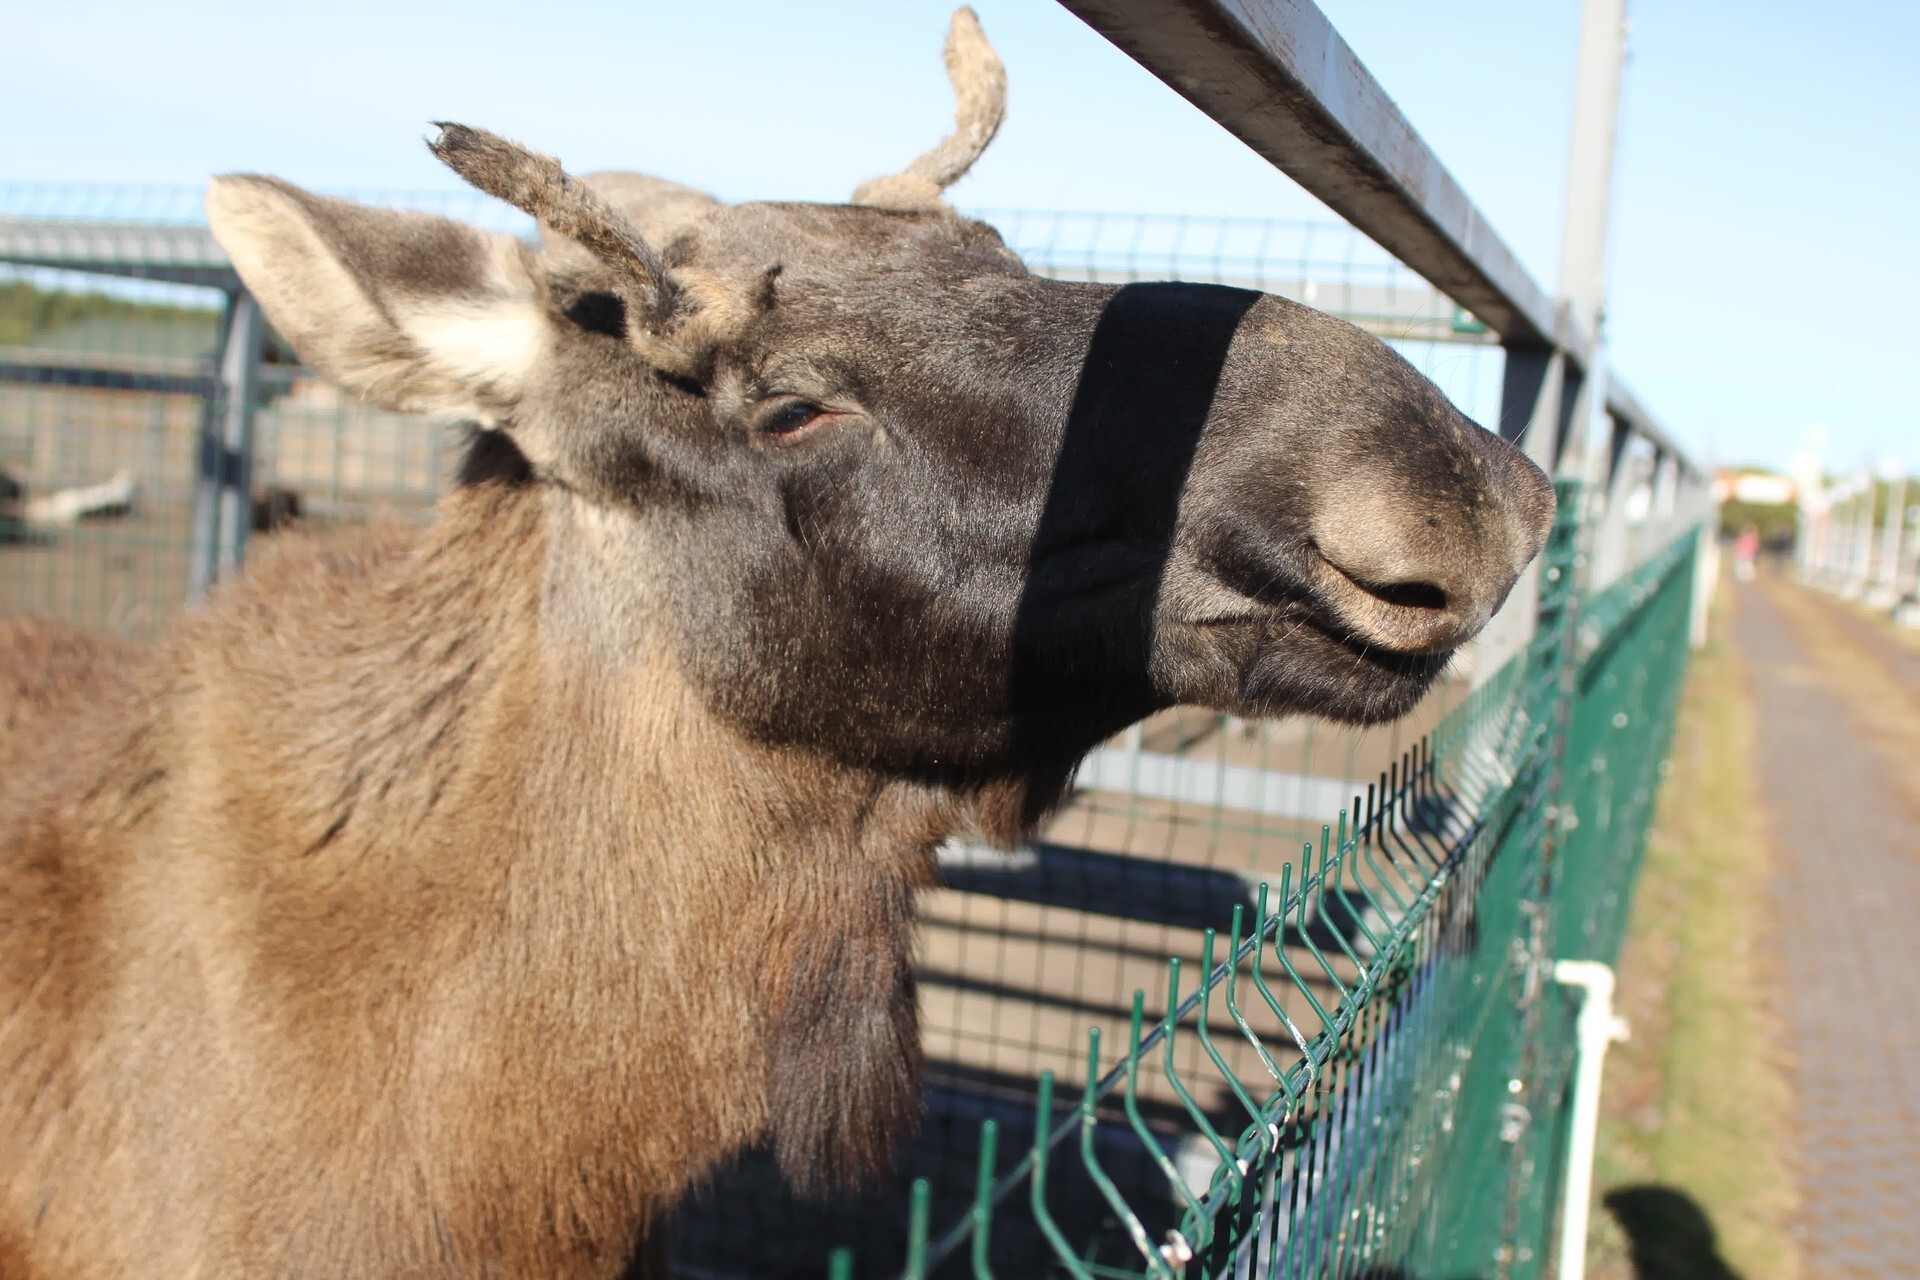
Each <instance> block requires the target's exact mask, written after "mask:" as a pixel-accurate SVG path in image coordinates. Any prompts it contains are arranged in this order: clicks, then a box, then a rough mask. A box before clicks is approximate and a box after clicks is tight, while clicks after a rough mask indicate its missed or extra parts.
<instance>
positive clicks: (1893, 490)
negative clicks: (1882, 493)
mask: <svg viewBox="0 0 1920 1280" xmlns="http://www.w3.org/2000/svg"><path fill="white" fill-rule="evenodd" d="M1906 516H1907V477H1906V476H1905V475H1904V474H1903V475H1899V476H1896V477H1894V479H1893V480H1892V481H1891V483H1890V487H1889V489H1888V492H1887V523H1886V525H1885V527H1884V528H1883V530H1882V531H1881V537H1880V585H1881V586H1883V587H1886V588H1888V589H1890V590H1891V589H1897V588H1898V587H1899V585H1900V539H1901V535H1902V534H1903V533H1904V532H1905V528H1906V523H1907V520H1906Z"/></svg>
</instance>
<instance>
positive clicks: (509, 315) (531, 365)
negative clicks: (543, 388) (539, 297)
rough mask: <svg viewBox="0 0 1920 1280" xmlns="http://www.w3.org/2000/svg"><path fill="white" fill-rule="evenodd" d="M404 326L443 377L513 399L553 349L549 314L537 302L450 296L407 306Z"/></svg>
mask: <svg viewBox="0 0 1920 1280" xmlns="http://www.w3.org/2000/svg"><path fill="white" fill-rule="evenodd" d="M400 326H401V328H402V329H403V330H404V331H405V333H406V335H407V337H409V338H411V339H412V340H413V343H414V345H415V346H417V347H418V348H419V349H420V352H421V354H422V355H423V356H425V357H426V359H427V360H428V362H429V363H431V364H432V365H433V368H434V371H435V372H437V373H439V374H441V375H442V376H443V377H446V378H448V379H451V380H452V381H454V382H458V383H461V384H463V385H471V386H474V387H475V388H477V389H478V388H486V389H488V390H490V391H491V392H492V393H493V394H494V396H495V397H504V398H508V399H512V398H514V397H517V396H519V395H520V394H521V392H523V391H524V390H525V389H526V386H527V383H528V382H529V381H530V380H531V379H532V377H533V371H534V369H535V368H536V367H537V366H538V365H539V363H540V359H541V357H542V356H544V355H545V354H546V350H547V336H548V335H547V319H546V317H545V316H544V315H542V314H541V312H540V309H539V308H538V307H536V306H534V305H533V304H532V303H531V302H526V301H520V300H514V301H508V300H506V299H497V300H494V301H490V302H485V303H474V302H457V303H456V302H448V303H443V304H440V305H435V306H427V307H422V308H420V309H418V310H408V311H402V312H401V316H400Z"/></svg>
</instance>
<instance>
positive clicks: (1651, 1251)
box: [1588, 590, 1800, 1280]
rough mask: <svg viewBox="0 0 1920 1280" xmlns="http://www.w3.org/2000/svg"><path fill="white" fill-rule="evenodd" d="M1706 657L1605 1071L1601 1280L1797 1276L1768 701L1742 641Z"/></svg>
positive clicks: (1720, 643)
mask: <svg viewBox="0 0 1920 1280" xmlns="http://www.w3.org/2000/svg"><path fill="white" fill-rule="evenodd" d="M1730 597H1731V593H1730V592H1728V591H1725V590H1723V591H1721V593H1720V604H1719V607H1718V608H1717V609H1716V615H1717V616H1716V617H1715V619H1714V622H1715V626H1714V636H1715V638H1714V639H1713V641H1712V642H1711V643H1710V644H1709V645H1708V646H1707V647H1706V648H1705V649H1703V650H1702V651H1700V652H1699V653H1697V654H1695V656H1694V661H1693V665H1692V669H1691V671H1690V673H1689V676H1688V682H1687V690H1686V695H1685V701H1684V703H1683V706H1682V711H1681V718H1680V722H1679V727H1678V730H1677V733H1676V737H1675V742H1674V749H1673V754H1672V757H1671V772H1670V774H1669V776H1668V778H1667V781H1666V784H1665V786H1664V788H1663V791H1662V795H1661V800H1660V809H1659V814H1658V817H1657V818H1656V819H1655V823H1654V828H1653V832H1652V836H1651V839H1650V842H1649V845H1648V850H1647V858H1646V863H1645V867H1644V870H1643V872H1642V875H1641V880H1640V885H1639V888H1638V890H1637V892H1636V895H1635V900H1634V907H1633V914H1632V918H1631V922H1630V924H1629V926H1628V935H1627V941H1626V945H1625V948H1624V950H1623V952H1622V955H1621V960H1620V1005H1621V1012H1622V1013H1624V1014H1625V1015H1626V1016H1627V1017H1628V1019H1629V1020H1630V1021H1631V1022H1632V1024H1633V1037H1632V1039H1631V1040H1629V1041H1627V1042H1626V1043H1624V1044H1619V1045H1615V1046H1614V1047H1613V1050H1612V1051H1611V1052H1610V1053H1609V1055H1608V1059H1607V1070H1606V1084H1605V1090H1604V1093H1603V1095H1602V1103H1601V1106H1602V1115H1601V1125H1600V1138H1599V1148H1598V1156H1597V1162H1596V1168H1595V1172H1594V1182H1595V1186H1596V1187H1597V1188H1598V1192H1599V1198H1600V1200H1601V1203H1602V1205H1604V1206H1605V1208H1604V1209H1602V1208H1599V1207H1596V1210H1595V1214H1594V1219H1593V1223H1594V1226H1593V1232H1592V1236H1591V1239H1590V1243H1589V1258H1588V1261H1589V1272H1590V1274H1592V1275H1595V1276H1598V1277H1606V1278H1607V1280H1624V1278H1625V1277H1638V1280H1669V1278H1671V1280H1679V1278H1681V1277H1688V1278H1701V1277H1705V1278H1707V1280H1712V1278H1713V1277H1726V1276H1733V1275H1737V1276H1740V1277H1743V1278H1744V1280H1793V1278H1794V1277H1797V1276H1798V1275H1799V1274H1800V1259H1799V1255H1798V1251H1797V1249H1796V1247H1795V1244H1794V1240H1793V1237H1792V1235H1791V1234H1790V1231H1789V1221H1790V1219H1791V1216H1792V1213H1793V1209H1794V1195H1795V1192H1794V1185H1793V1180H1792V1177H1791V1174H1790V1171H1789V1168H1788V1157H1789V1134H1788V1129H1787V1124H1788V1117H1789V1115H1790V1114H1791V1101H1792V1099H1791V1094H1790V1092H1789V1087H1788V1084H1787V1076H1786V1063H1785V1061H1784V1060H1783V1058H1784V1052H1783V1049H1782V1045H1783V1043H1784V1041H1783V1038H1782V1033H1781V1028H1779V1027H1778V1026H1776V1025H1775V1024H1774V1020H1773V1019H1772V1017H1771V1016H1770V1015H1769V1013H1768V1012H1767V1011H1768V1008H1769V1006H1770V1003H1771V1002H1769V1001H1768V1000H1767V999H1766V997H1765V993H1766V992H1767V991H1769V990H1774V989H1777V987H1776V986H1775V983H1776V980H1777V975H1775V974H1773V973H1771V972H1769V971H1768V965H1767V962H1766V959H1765V954H1766V952H1765V943H1766V939H1767V936H1768V932H1769V928H1768V921H1769V905H1768V896H1767V895H1768V887H1767V886H1768V877H1769V874H1770V872H1771V865H1770V864H1771V853H1770V851H1769V848H1768V845H1767V842H1766V838H1765V833H1764V831H1763V829H1762V821H1761V816H1760V812H1759V809H1758V807H1757V796H1756V791H1755V784H1754V778H1755V770H1754V765H1753V760H1752V755H1751V746H1750V744H1751V743H1752V741H1753V714H1754V713H1753V703H1752V699H1751V697H1750V694H1749V691H1748V688H1747V684H1746V678H1745V674H1744V671H1743V668H1742V664H1741V662H1740V658H1739V655H1738V654H1737V653H1736V652H1735V651H1734V650H1733V648H1732V647H1731V644H1730V643H1729V641H1728V638H1727V633H1728V631H1729V622H1730V618H1729V613H1730V610H1731V603H1730Z"/></svg>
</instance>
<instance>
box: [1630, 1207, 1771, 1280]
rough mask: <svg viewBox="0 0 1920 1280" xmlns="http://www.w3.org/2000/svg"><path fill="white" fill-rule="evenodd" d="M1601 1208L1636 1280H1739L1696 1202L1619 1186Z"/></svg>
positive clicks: (1705, 1215) (1703, 1211) (1704, 1214)
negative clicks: (1623, 1242) (1621, 1238)
mask: <svg viewBox="0 0 1920 1280" xmlns="http://www.w3.org/2000/svg"><path fill="white" fill-rule="evenodd" d="M1605 1204H1606V1206H1607V1212H1609V1213H1611V1214H1612V1215H1613V1220H1614V1221H1615V1222H1617V1223H1619V1224H1620V1230H1621V1231H1623V1232H1624V1233H1625V1234H1626V1237H1627V1241H1628V1243H1629V1244H1630V1245H1631V1246H1632V1248H1633V1274H1634V1276H1635V1280H1740V1274H1739V1273H1738V1272H1737V1271H1735V1270H1734V1269H1733V1268H1732V1267H1730V1266H1728V1265H1727V1260H1726V1259H1725V1258H1723V1257H1721V1256H1720V1242H1719V1240H1718V1239H1717V1238H1716V1237H1715V1235H1714V1231H1713V1220H1712V1219H1711V1218H1709V1217H1707V1212H1706V1210H1705V1209H1702V1208H1701V1207H1700V1203H1699V1201H1697V1200H1695V1199H1694V1198H1693V1197H1692V1196H1690V1195H1688V1194H1687V1193H1686V1192H1684V1191H1680V1190H1677V1189H1676V1188H1673V1187H1663V1186H1659V1185H1654V1184H1643V1185H1641V1186H1633V1187H1621V1188H1619V1189H1618V1190H1616V1191H1610V1192H1608V1193H1607V1196H1606V1200H1605Z"/></svg>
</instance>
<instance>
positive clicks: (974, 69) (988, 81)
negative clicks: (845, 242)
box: [853, 7, 1007, 210]
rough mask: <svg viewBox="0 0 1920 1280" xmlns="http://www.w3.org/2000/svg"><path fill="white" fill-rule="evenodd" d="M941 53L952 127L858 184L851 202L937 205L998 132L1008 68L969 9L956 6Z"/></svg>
mask: <svg viewBox="0 0 1920 1280" xmlns="http://www.w3.org/2000/svg"><path fill="white" fill-rule="evenodd" d="M944 56H945V58H946V63H947V79H949V80H951V81H952V82H953V96H954V100H955V106H954V113H953V132H952V133H950V134H948V135H947V137H946V138H945V139H943V140H942V141H941V143H940V145H938V146H936V147H934V148H933V150H931V151H929V152H927V153H926V154H925V155H923V156H921V157H920V158H919V159H918V160H915V161H914V162H913V163H912V164H910V165H908V166H907V167H906V168H905V169H903V170H901V171H900V172H899V173H896V174H891V175H889V176H888V177H885V178H874V179H873V180H872V181H870V182H863V183H861V184H860V186H859V188H858V189H857V190H855V191H854V193H853V203H854V204H864V205H870V206H873V207H874V208H879V209H900V210H916V209H937V208H939V207H940V203H941V201H940V193H941V192H942V191H944V190H946V189H947V188H948V187H950V186H952V185H953V184H954V183H956V182H958V181H959V180H960V178H961V177H962V175H964V174H965V173H966V171H967V170H968V169H971V168H972V167H973V162H974V161H976V160H978V159H979V158H980V153H981V152H983V151H985V150H986V149H987V144H988V143H989V142H992V141H993V135H994V134H995V133H997V132H999V130H1000V121H1001V120H1002V119H1004V118H1005V116H1006V114H1007V70H1006V68H1005V67H1004V66H1002V65H1001V62H1000V55H998V54H996V53H995V52H994V51H993V46H992V45H990V44H988V43H987V34H986V32H984V31H982V30H981V29H980V19H979V18H977V17H975V16H974V12H973V10H972V9H969V8H964V7H963V8H960V9H956V10H954V12H953V21H952V22H951V23H950V24H949V25H948V27H947V45H946V50H945V55H944Z"/></svg>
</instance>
